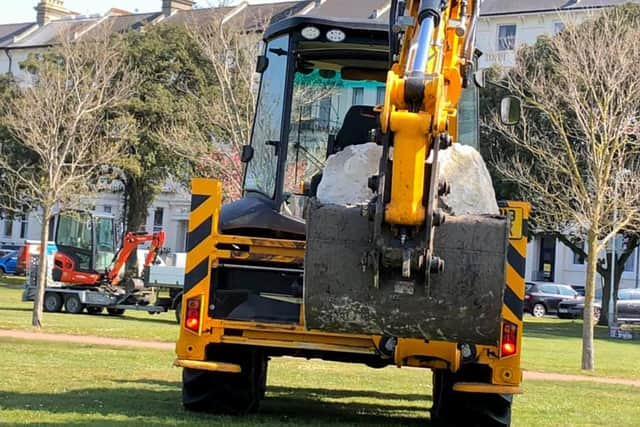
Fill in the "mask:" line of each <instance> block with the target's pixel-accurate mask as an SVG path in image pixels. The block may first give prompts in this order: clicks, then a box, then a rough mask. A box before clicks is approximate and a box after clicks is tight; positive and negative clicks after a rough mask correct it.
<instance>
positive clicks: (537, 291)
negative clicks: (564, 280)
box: [524, 282, 578, 317]
mask: <svg viewBox="0 0 640 427" xmlns="http://www.w3.org/2000/svg"><path fill="white" fill-rule="evenodd" d="M577 297H578V293H577V292H576V291H575V290H573V289H572V288H571V286H569V285H564V284H560V283H551V282H526V284H525V295H524V311H525V312H527V313H531V314H532V315H533V316H534V317H543V316H544V315H545V314H549V313H556V312H557V310H558V304H559V303H560V302H561V301H562V300H564V299H568V298H570V299H576V298H577Z"/></svg>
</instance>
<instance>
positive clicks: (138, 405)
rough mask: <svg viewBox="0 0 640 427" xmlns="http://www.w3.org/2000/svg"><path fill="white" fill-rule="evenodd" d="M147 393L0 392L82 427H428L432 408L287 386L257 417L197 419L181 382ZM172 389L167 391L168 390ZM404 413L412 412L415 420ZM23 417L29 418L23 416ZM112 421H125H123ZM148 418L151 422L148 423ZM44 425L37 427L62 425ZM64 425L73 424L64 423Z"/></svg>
mask: <svg viewBox="0 0 640 427" xmlns="http://www.w3.org/2000/svg"><path fill="white" fill-rule="evenodd" d="M158 386H160V387H161V388H164V389H160V390H158V389H156V390H149V389H143V388H124V387H118V388H111V389H108V388H88V389H78V390H71V391H67V392H64V393H18V392H4V391H0V401H1V402H2V408H3V411H12V410H16V411H27V412H28V411H34V412H36V411H37V412H39V413H40V415H42V412H48V413H53V414H81V415H82V417H81V419H79V420H78V424H87V422H88V420H87V419H86V416H88V417H91V416H94V417H96V416H99V418H97V417H96V419H95V420H94V421H95V422H96V423H97V424H100V425H105V426H124V425H131V424H142V423H144V424H145V425H176V424H180V423H182V422H187V423H188V424H193V422H194V421H197V422H199V423H202V424H205V423H206V424H207V425H216V424H217V425H227V426H228V425H238V426H240V425H242V426H246V425H291V424H293V423H297V424H306V425H318V426H321V425H322V426H324V425H340V424H348V425H381V426H382V425H408V426H418V425H421V426H424V425H425V419H426V418H427V409H428V407H429V406H430V405H429V403H428V399H426V395H425V396H424V397H423V399H421V400H422V402H421V403H420V404H416V405H392V404H390V403H388V402H372V403H369V402H325V401H322V400H320V399H321V398H325V397H326V398H349V397H361V398H374V399H395V398H396V397H395V396H397V397H398V398H401V399H405V400H406V399H407V398H412V396H398V395H395V394H387V393H376V392H373V393H367V392H361V391H357V390H353V391H350V390H344V391H340V390H337V391H335V390H325V389H305V388H302V389H298V388H288V387H273V389H274V390H273V391H272V390H271V389H272V388H269V391H268V393H267V398H266V399H265V400H264V401H263V402H262V404H261V410H260V412H259V413H258V414H255V415H251V416H247V417H227V416H219V415H207V414H194V413H190V412H186V411H185V410H184V409H183V408H182V406H181V397H180V389H179V385H178V384H177V383H173V382H164V381H162V382H158V384H157V385H156V387H158ZM166 387H169V389H166ZM406 412H414V413H415V417H411V416H407V415H406ZM20 416H21V418H31V416H28V415H20ZM109 417H118V418H122V417H126V418H127V419H125V420H122V421H119V420H118V421H116V420H109ZM148 418H150V419H148ZM60 424H63V423H42V422H41V421H39V422H38V425H60ZM64 424H69V423H68V422H65V423H64Z"/></svg>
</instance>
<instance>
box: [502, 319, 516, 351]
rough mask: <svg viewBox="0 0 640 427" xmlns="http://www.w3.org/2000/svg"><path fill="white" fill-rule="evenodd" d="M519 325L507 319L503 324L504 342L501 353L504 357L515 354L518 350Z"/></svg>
mask: <svg viewBox="0 0 640 427" xmlns="http://www.w3.org/2000/svg"><path fill="white" fill-rule="evenodd" d="M517 347H518V327H517V326H516V325H514V324H513V323H511V322H507V321H506V320H505V321H504V323H503V324H502V344H501V345H500V355H501V356H502V357H506V356H513V355H514V354H516V352H517V351H518V348H517Z"/></svg>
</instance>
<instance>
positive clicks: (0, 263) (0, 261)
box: [0, 251, 18, 274]
mask: <svg viewBox="0 0 640 427" xmlns="http://www.w3.org/2000/svg"><path fill="white" fill-rule="evenodd" d="M17 263H18V251H13V252H9V253H8V254H6V255H5V256H3V257H2V258H0V274H16V264H17Z"/></svg>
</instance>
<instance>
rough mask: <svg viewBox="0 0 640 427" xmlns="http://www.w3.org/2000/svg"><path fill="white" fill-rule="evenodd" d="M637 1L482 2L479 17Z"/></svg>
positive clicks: (484, 0)
mask: <svg viewBox="0 0 640 427" xmlns="http://www.w3.org/2000/svg"><path fill="white" fill-rule="evenodd" d="M629 2H634V3H640V1H639V0H536V1H531V0H483V1H482V4H481V5H480V15H481V16H496V15H517V14H523V13H540V12H557V11H572V10H581V9H591V8H601V7H608V6H619V5H622V4H625V3H629Z"/></svg>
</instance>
